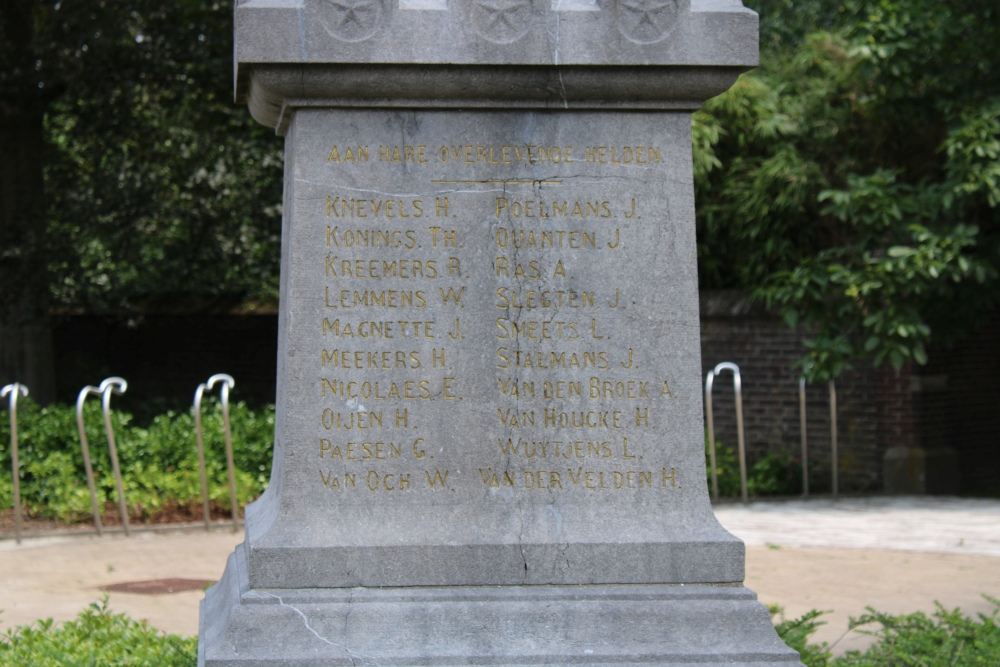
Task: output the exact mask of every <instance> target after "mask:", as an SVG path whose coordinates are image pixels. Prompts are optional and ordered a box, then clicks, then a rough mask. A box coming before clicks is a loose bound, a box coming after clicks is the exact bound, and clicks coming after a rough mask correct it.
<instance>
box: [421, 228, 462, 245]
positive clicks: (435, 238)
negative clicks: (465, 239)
mask: <svg viewBox="0 0 1000 667" xmlns="http://www.w3.org/2000/svg"><path fill="white" fill-rule="evenodd" d="M427 230H428V231H429V232H430V233H431V247H432V248H437V247H438V245H439V244H440V245H441V246H442V247H445V248H457V247H458V241H457V238H458V232H456V231H455V230H454V229H443V228H441V227H434V226H431V227H428V228H427Z"/></svg>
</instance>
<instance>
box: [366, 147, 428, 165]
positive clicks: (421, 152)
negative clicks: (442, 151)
mask: <svg viewBox="0 0 1000 667" xmlns="http://www.w3.org/2000/svg"><path fill="white" fill-rule="evenodd" d="M378 159H379V162H389V163H395V164H407V163H408V164H427V146H423V145H420V146H409V145H406V146H379V147H378Z"/></svg>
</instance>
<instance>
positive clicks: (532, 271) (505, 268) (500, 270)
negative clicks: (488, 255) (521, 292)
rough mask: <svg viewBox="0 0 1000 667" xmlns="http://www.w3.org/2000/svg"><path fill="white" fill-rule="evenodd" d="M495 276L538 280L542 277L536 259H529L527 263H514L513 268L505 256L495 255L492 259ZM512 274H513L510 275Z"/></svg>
mask: <svg viewBox="0 0 1000 667" xmlns="http://www.w3.org/2000/svg"><path fill="white" fill-rule="evenodd" d="M493 266H494V267H495V269H496V272H497V278H506V279H510V278H513V279H515V280H538V279H539V278H541V277H542V269H541V266H540V265H539V263H538V260H534V259H533V260H531V261H529V262H528V264H527V265H524V264H520V263H515V264H514V268H513V270H512V269H511V267H510V263H509V262H508V261H507V258H506V257H497V258H496V259H495V260H494V261H493ZM512 274H513V275H512Z"/></svg>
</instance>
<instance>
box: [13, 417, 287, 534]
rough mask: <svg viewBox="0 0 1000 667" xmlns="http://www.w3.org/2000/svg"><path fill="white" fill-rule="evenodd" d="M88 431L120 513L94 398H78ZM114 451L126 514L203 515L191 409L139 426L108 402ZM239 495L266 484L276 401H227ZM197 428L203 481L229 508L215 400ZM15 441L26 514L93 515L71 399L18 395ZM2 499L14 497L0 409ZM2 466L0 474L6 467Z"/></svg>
mask: <svg viewBox="0 0 1000 667" xmlns="http://www.w3.org/2000/svg"><path fill="white" fill-rule="evenodd" d="M84 416H85V423H86V425H87V441H88V443H89V445H90V447H89V449H90V456H91V462H92V465H93V469H94V477H95V482H96V486H97V494H98V501H99V503H100V505H101V507H102V508H103V509H104V513H105V514H107V515H108V518H109V519H112V520H113V519H114V518H116V517H117V515H118V511H117V492H116V489H115V481H114V474H113V472H112V469H111V460H110V456H109V454H108V444H107V438H106V436H105V433H104V417H103V415H102V413H101V408H100V405H99V404H98V402H97V401H92V402H90V403H88V404H87V405H86V408H85V414H84ZM111 416H112V424H113V426H114V433H115V443H116V446H117V449H118V460H119V463H120V465H121V469H122V479H123V484H124V487H125V497H126V500H127V502H128V507H129V514H130V517H131V518H132V519H134V520H137V521H156V520H162V519H165V518H178V517H179V516H180V517H183V516H190V517H191V518H196V517H199V516H200V515H201V482H200V481H199V477H198V454H197V446H196V440H195V429H194V417H193V415H192V414H191V413H177V412H167V413H165V414H161V415H159V416H157V417H155V418H154V419H152V421H151V422H150V423H149V424H148V426H145V427H143V426H139V425H137V424H136V423H135V421H134V420H133V418H132V415H130V414H129V413H127V412H122V411H118V410H113V411H112V413H111ZM230 420H231V424H232V436H233V450H234V459H235V463H236V489H237V498H238V500H239V502H240V504H241V505H244V504H246V503H247V502H249V501H250V500H253V499H254V498H256V497H257V496H258V495H260V493H261V492H262V491H263V490H264V488H265V487H266V486H267V482H268V479H269V476H270V469H271V452H272V443H273V440H274V408H273V407H268V408H265V409H263V410H253V409H251V408H249V407H247V405H246V404H245V403H233V404H231V405H230ZM202 431H203V434H204V440H205V459H206V461H205V462H206V470H207V474H208V489H209V498H210V502H211V505H212V507H213V509H214V510H217V511H222V512H229V482H228V478H227V475H226V456H225V443H224V437H223V428H222V411H221V409H220V407H219V404H218V402H217V401H206V403H205V404H204V405H203V409H202ZM18 436H19V437H18V440H19V443H20V446H19V448H18V452H19V460H20V468H21V474H20V478H21V503H22V506H23V507H24V509H25V512H26V513H28V514H29V515H30V516H34V517H39V518H49V519H56V520H59V521H61V522H66V523H71V522H76V521H88V520H90V518H91V515H92V512H91V506H90V493H89V491H88V489H87V480H86V475H85V472H84V466H83V454H82V453H81V448H80V438H79V435H78V432H77V425H76V408H75V407H74V406H66V405H53V406H48V407H44V408H42V407H39V406H38V405H37V404H35V403H33V402H31V401H30V400H22V401H21V402H19V404H18ZM0 469H2V470H3V472H0V509H7V508H10V507H12V506H13V483H12V478H11V474H10V472H9V471H10V470H11V460H10V421H9V419H8V418H7V414H6V411H5V412H4V414H3V418H2V419H0ZM4 473H6V474H4Z"/></svg>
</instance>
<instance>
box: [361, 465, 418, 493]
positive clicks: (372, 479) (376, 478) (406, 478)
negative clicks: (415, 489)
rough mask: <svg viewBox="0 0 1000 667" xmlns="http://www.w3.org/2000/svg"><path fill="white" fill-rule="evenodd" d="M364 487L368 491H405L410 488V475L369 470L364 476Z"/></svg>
mask: <svg viewBox="0 0 1000 667" xmlns="http://www.w3.org/2000/svg"><path fill="white" fill-rule="evenodd" d="M365 487H366V488H367V489H368V490H369V491H380V490H381V491H406V490H408V489H409V488H410V473H408V472H404V473H398V474H397V473H387V474H384V475H379V474H378V471H375V470H369V471H368V474H367V475H365Z"/></svg>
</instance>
